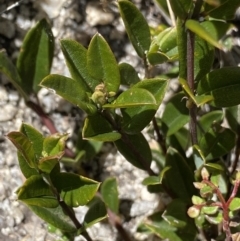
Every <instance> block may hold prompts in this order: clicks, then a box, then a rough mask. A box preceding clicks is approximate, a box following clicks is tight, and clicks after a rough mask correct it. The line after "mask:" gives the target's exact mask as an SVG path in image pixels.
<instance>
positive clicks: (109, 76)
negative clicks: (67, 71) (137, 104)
mask: <svg viewBox="0 0 240 241" xmlns="http://www.w3.org/2000/svg"><path fill="white" fill-rule="evenodd" d="M87 68H88V71H89V74H90V75H91V76H92V77H93V78H95V79H97V80H98V81H99V82H103V83H104V85H105V87H106V89H107V91H108V92H115V93H116V92H117V91H118V88H119V86H120V73H119V69H118V65H117V61H116V59H115V57H114V55H113V53H112V51H111V49H110V47H109V45H108V43H107V42H106V41H105V39H104V38H103V37H102V36H101V35H100V34H99V33H97V34H96V35H95V36H94V37H93V38H92V40H91V42H90V44H89V47H88V52H87Z"/></svg>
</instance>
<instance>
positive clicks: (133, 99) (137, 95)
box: [103, 88, 157, 108]
mask: <svg viewBox="0 0 240 241" xmlns="http://www.w3.org/2000/svg"><path fill="white" fill-rule="evenodd" d="M142 105H151V106H153V107H156V106H157V103H156V99H155V98H154V96H153V95H152V94H151V93H150V92H149V91H147V90H145V89H140V88H131V89H129V90H126V91H124V92H123V93H122V94H120V95H119V96H118V97H117V99H116V100H115V101H114V102H113V103H111V104H106V105H103V108H130V107H136V106H142Z"/></svg>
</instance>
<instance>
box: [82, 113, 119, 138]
mask: <svg viewBox="0 0 240 241" xmlns="http://www.w3.org/2000/svg"><path fill="white" fill-rule="evenodd" d="M83 138H84V139H89V140H95V141H116V140H118V139H120V138H121V134H120V133H118V132H117V131H114V130H113V128H112V126H111V125H110V124H109V123H108V122H107V121H106V120H105V119H104V118H103V117H102V116H101V115H99V114H98V115H94V116H88V117H87V118H86V119H85V121H84V127H83Z"/></svg>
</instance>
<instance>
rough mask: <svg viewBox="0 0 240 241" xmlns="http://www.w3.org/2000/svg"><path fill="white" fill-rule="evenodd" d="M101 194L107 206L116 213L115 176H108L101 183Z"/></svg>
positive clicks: (116, 190) (116, 192)
mask: <svg viewBox="0 0 240 241" xmlns="http://www.w3.org/2000/svg"><path fill="white" fill-rule="evenodd" d="M101 194H102V198H103V201H104V202H105V204H106V205H107V207H108V208H109V209H110V210H111V211H113V212H114V213H116V214H117V213H118V209H119V199H118V189H117V180H116V178H108V179H106V180H105V181H104V182H103V183H102V185H101Z"/></svg>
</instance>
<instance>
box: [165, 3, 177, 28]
mask: <svg viewBox="0 0 240 241" xmlns="http://www.w3.org/2000/svg"><path fill="white" fill-rule="evenodd" d="M167 7H168V12H169V15H170V18H171V21H172V26H173V27H175V26H176V20H175V15H174V13H173V10H172V7H171V4H170V2H169V0H167Z"/></svg>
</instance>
